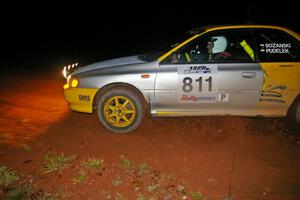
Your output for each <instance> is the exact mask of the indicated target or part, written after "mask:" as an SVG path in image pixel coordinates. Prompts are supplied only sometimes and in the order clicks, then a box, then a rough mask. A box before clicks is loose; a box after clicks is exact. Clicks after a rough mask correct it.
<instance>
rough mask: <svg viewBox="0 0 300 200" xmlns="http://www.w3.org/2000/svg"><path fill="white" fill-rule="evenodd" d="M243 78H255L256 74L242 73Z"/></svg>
mask: <svg viewBox="0 0 300 200" xmlns="http://www.w3.org/2000/svg"><path fill="white" fill-rule="evenodd" d="M242 77H243V78H252V79H253V78H255V77H256V72H243V73H242Z"/></svg>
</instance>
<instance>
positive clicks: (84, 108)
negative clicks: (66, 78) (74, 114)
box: [64, 88, 98, 113]
mask: <svg viewBox="0 0 300 200" xmlns="http://www.w3.org/2000/svg"><path fill="white" fill-rule="evenodd" d="M97 92H98V89H97V88H67V89H64V96H65V100H66V101H67V102H68V104H69V107H70V109H71V110H74V111H78V112H84V113H92V112H93V100H94V97H95V95H96V93H97Z"/></svg>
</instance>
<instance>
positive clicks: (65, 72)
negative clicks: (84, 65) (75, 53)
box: [62, 66, 67, 78]
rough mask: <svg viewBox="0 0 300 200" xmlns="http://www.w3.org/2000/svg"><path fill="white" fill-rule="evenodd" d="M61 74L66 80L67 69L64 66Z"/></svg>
mask: <svg viewBox="0 0 300 200" xmlns="http://www.w3.org/2000/svg"><path fill="white" fill-rule="evenodd" d="M62 73H63V76H64V77H65V78H67V67H66V66H65V67H64V69H63V71H62Z"/></svg>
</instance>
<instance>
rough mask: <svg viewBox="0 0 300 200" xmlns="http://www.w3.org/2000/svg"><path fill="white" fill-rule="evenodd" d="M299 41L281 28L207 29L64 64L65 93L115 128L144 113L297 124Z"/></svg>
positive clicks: (73, 105)
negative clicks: (139, 50)
mask: <svg viewBox="0 0 300 200" xmlns="http://www.w3.org/2000/svg"><path fill="white" fill-rule="evenodd" d="M299 41H300V35H299V34H297V33H295V32H293V31H291V30H289V29H287V28H283V27H277V26H265V25H234V26H213V27H201V28H197V29H193V30H191V31H189V32H188V34H187V35H186V36H184V37H183V38H182V39H180V40H179V41H178V42H176V43H172V44H170V45H166V46H164V47H162V48H160V49H158V50H155V51H152V52H149V53H146V54H142V55H136V56H130V57H124V58H118V59H112V60H107V61H102V62H98V63H94V64H91V65H88V66H85V67H79V68H77V69H76V70H70V67H68V68H69V69H68V68H65V69H64V74H65V76H66V77H67V83H66V84H65V85H64V87H63V88H64V96H65V99H66V101H67V102H68V104H69V107H70V109H71V110H74V111H79V112H85V113H93V112H94V111H96V112H97V113H98V116H99V119H100V122H101V123H102V124H103V126H104V127H106V128H107V129H109V130H110V131H112V132H115V133H127V132H130V131H132V130H134V129H136V128H137V127H138V126H139V125H140V124H141V122H142V119H143V117H144V115H145V114H146V113H150V114H151V115H152V116H207V115H237V116H262V117H284V116H287V118H288V121H289V122H290V124H291V125H293V126H294V127H298V128H299V127H300V42H299ZM71 69H72V67H71ZM199 126H200V125H199Z"/></svg>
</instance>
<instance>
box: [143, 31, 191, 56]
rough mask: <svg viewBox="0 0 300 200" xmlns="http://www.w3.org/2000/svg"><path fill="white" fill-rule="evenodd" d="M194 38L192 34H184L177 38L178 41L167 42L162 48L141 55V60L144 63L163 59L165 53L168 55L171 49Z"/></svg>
mask: <svg viewBox="0 0 300 200" xmlns="http://www.w3.org/2000/svg"><path fill="white" fill-rule="evenodd" d="M192 36H193V34H190V33H186V34H183V35H181V37H179V38H178V37H177V39H176V40H169V42H166V43H165V44H163V45H162V46H161V47H160V48H157V49H155V50H153V51H149V52H147V53H144V54H142V55H140V56H139V58H140V59H141V60H144V61H154V60H157V59H158V58H159V57H161V56H162V55H164V54H165V53H167V52H168V51H170V50H171V49H173V48H174V47H176V46H178V45H179V44H181V43H182V42H184V41H185V40H187V39H189V38H190V37H192Z"/></svg>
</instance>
